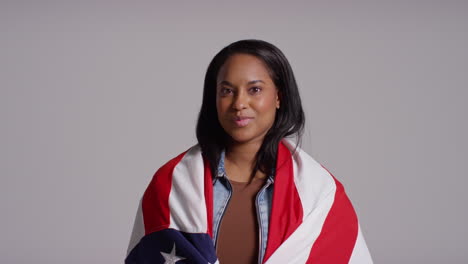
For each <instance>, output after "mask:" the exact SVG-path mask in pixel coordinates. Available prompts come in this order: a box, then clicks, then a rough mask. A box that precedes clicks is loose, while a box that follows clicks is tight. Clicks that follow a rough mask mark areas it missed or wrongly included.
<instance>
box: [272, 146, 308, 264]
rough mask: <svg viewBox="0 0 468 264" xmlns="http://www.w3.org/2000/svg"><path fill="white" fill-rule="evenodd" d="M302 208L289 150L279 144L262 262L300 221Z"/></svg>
mask: <svg viewBox="0 0 468 264" xmlns="http://www.w3.org/2000/svg"><path fill="white" fill-rule="evenodd" d="M302 216H303V209H302V204H301V200H300V198H299V194H298V193H297V189H296V185H295V184H294V174H293V164H292V158H291V152H290V151H289V149H288V148H287V147H286V146H285V145H284V144H279V146H278V153H277V163H276V175H275V183H274V186H273V206H272V209H271V216H270V224H269V230H268V241H267V247H266V250H265V257H264V258H263V259H264V262H265V261H266V260H268V258H269V257H270V256H271V255H272V254H273V252H274V251H275V250H276V249H277V248H278V247H279V246H280V245H281V244H282V243H283V242H284V241H285V240H286V239H288V237H289V236H290V235H291V234H292V233H293V232H294V231H295V230H296V228H297V227H298V226H299V225H300V224H301V223H302Z"/></svg>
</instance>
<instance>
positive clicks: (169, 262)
mask: <svg viewBox="0 0 468 264" xmlns="http://www.w3.org/2000/svg"><path fill="white" fill-rule="evenodd" d="M175 251H176V248H175V243H174V246H173V247H172V251H171V253H165V252H161V255H162V256H163V258H164V260H165V261H166V262H164V264H175V263H176V262H177V261H179V260H183V259H185V258H182V257H179V256H176V254H175Z"/></svg>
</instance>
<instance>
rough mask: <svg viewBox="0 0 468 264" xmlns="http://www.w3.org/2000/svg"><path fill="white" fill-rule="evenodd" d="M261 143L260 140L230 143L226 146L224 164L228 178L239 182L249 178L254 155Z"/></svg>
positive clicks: (253, 163)
mask: <svg viewBox="0 0 468 264" xmlns="http://www.w3.org/2000/svg"><path fill="white" fill-rule="evenodd" d="M261 144H262V142H252V143H246V144H231V145H230V146H229V147H228V148H227V150H226V156H225V160H224V165H225V169H226V173H227V175H228V178H229V179H230V180H233V181H239V182H248V181H250V180H251V178H252V177H251V174H252V171H253V168H254V165H255V159H256V155H257V152H258V150H259V149H260V146H261ZM260 176H261V175H260Z"/></svg>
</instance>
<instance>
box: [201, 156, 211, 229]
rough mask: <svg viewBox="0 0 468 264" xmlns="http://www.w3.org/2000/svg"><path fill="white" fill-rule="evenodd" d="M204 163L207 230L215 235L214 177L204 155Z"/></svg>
mask: <svg viewBox="0 0 468 264" xmlns="http://www.w3.org/2000/svg"><path fill="white" fill-rule="evenodd" d="M203 165H204V168H205V203H206V217H207V218H206V219H208V223H207V225H208V230H207V231H206V232H207V233H208V234H209V235H210V236H211V237H213V178H212V177H211V169H210V164H209V162H208V160H207V159H205V157H203Z"/></svg>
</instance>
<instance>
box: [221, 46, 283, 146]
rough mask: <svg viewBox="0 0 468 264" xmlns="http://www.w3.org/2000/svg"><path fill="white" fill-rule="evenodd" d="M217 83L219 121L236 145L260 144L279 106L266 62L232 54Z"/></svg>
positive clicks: (224, 65) (244, 55) (276, 92)
mask: <svg viewBox="0 0 468 264" xmlns="http://www.w3.org/2000/svg"><path fill="white" fill-rule="evenodd" d="M216 84H217V87H216V109H217V111H218V120H219V122H220V124H221V126H222V127H223V128H224V131H226V133H227V134H228V135H229V136H231V138H232V139H233V143H241V144H244V143H249V142H260V143H261V142H262V141H263V138H264V137H265V134H266V133H267V132H268V130H269V129H270V128H271V126H272V125H273V122H274V121H275V115H276V108H277V107H279V106H280V101H279V97H278V90H277V88H276V86H275V84H274V83H273V80H272V79H271V78H270V75H269V73H268V70H267V68H266V66H265V65H264V64H263V62H262V61H261V60H260V59H258V58H257V57H255V56H252V55H247V54H235V55H232V56H231V57H229V58H228V59H227V60H226V62H225V63H224V64H223V66H222V67H221V68H220V70H219V73H218V76H217V80H216Z"/></svg>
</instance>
